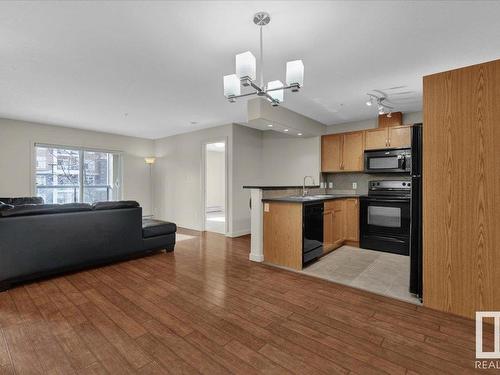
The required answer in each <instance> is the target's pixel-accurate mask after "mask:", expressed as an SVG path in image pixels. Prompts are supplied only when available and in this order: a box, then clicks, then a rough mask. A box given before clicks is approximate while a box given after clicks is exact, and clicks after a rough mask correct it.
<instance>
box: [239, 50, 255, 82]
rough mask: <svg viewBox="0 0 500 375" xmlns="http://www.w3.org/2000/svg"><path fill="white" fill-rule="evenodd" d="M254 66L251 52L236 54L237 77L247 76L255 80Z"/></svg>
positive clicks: (253, 57)
mask: <svg viewBox="0 0 500 375" xmlns="http://www.w3.org/2000/svg"><path fill="white" fill-rule="evenodd" d="M256 66H257V64H256V62H255V56H254V55H253V54H252V52H250V51H247V52H243V53H240V54H238V55H236V75H237V76H238V77H239V78H243V77H249V78H250V79H251V80H252V81H253V80H255V77H256V72H257V67H256Z"/></svg>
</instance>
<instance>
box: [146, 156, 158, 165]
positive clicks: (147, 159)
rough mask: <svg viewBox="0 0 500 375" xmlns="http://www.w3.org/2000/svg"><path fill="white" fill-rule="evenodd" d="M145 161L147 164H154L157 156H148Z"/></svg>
mask: <svg viewBox="0 0 500 375" xmlns="http://www.w3.org/2000/svg"><path fill="white" fill-rule="evenodd" d="M144 161H145V162H146V164H154V163H155V161H156V158H154V157H148V158H144Z"/></svg>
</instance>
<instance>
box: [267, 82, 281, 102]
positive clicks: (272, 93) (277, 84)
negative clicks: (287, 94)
mask: <svg viewBox="0 0 500 375" xmlns="http://www.w3.org/2000/svg"><path fill="white" fill-rule="evenodd" d="M278 87H283V82H281V81H271V82H269V83H268V84H267V89H268V90H271V89H277V88H278ZM283 91H284V90H275V91H269V92H268V94H269V96H271V98H273V99H274V100H277V101H278V102H280V103H281V102H283V94H284V93H283Z"/></svg>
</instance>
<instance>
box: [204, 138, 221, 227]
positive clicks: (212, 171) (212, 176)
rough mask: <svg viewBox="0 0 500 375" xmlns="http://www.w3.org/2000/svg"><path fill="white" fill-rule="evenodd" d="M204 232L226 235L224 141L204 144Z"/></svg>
mask: <svg viewBox="0 0 500 375" xmlns="http://www.w3.org/2000/svg"><path fill="white" fill-rule="evenodd" d="M204 156H205V157H204V159H205V197H204V198H205V199H204V201H205V204H204V216H205V230H206V231H208V232H215V233H220V234H226V233H227V207H226V201H227V200H226V194H227V189H226V175H227V171H226V168H227V166H226V165H227V163H226V141H225V140H221V141H217V142H211V143H205V145H204Z"/></svg>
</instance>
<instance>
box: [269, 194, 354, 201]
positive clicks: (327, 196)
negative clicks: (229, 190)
mask: <svg viewBox="0 0 500 375" xmlns="http://www.w3.org/2000/svg"><path fill="white" fill-rule="evenodd" d="M360 196H361V195H360V194H321V195H309V196H305V197H302V196H288V197H275V198H264V199H262V202H289V203H309V202H323V201H329V200H332V199H342V198H359V197H360Z"/></svg>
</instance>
